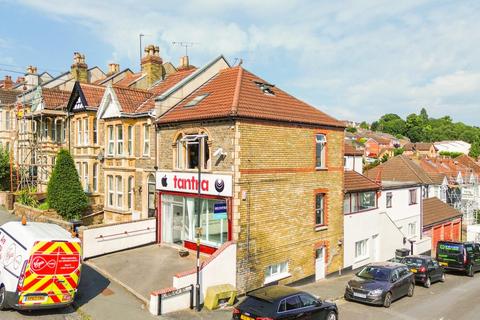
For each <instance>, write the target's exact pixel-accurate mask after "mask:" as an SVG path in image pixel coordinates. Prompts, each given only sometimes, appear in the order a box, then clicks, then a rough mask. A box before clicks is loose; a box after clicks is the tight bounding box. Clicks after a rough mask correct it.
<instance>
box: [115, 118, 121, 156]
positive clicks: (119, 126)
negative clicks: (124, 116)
mask: <svg viewBox="0 0 480 320" xmlns="http://www.w3.org/2000/svg"><path fill="white" fill-rule="evenodd" d="M116 129H117V155H122V154H123V126H122V125H117V126H116Z"/></svg>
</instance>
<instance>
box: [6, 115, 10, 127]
mask: <svg viewBox="0 0 480 320" xmlns="http://www.w3.org/2000/svg"><path fill="white" fill-rule="evenodd" d="M5 130H10V112H9V111H5Z"/></svg>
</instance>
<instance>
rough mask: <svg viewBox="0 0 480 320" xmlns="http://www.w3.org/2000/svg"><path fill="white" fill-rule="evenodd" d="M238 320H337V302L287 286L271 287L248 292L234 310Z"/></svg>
mask: <svg viewBox="0 0 480 320" xmlns="http://www.w3.org/2000/svg"><path fill="white" fill-rule="evenodd" d="M232 319H235V320H257V319H262V320H274V319H285V320H286V319H312V320H313V319H315V320H336V319H338V309H337V305H336V304H335V303H331V302H327V301H321V300H318V299H316V298H315V297H313V296H312V295H310V294H309V293H306V292H303V291H300V290H297V289H294V288H290V287H284V286H268V287H263V288H260V289H257V290H255V291H251V292H249V293H247V297H246V298H245V300H243V301H242V302H241V303H240V304H239V305H238V306H236V307H235V308H234V309H233V317H232Z"/></svg>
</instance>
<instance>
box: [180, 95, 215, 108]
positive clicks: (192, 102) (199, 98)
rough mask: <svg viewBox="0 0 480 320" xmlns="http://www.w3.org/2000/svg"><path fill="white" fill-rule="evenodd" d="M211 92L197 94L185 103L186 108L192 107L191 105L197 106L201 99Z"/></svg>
mask: <svg viewBox="0 0 480 320" xmlns="http://www.w3.org/2000/svg"><path fill="white" fill-rule="evenodd" d="M208 95H209V93H204V94H201V95H198V96H196V97H195V98H193V99H192V100H190V101H189V102H188V103H187V104H185V106H184V107H185V108H190V107H194V106H196V105H197V104H198V103H199V102H200V101H202V100H203V99H205V98H206V97H208Z"/></svg>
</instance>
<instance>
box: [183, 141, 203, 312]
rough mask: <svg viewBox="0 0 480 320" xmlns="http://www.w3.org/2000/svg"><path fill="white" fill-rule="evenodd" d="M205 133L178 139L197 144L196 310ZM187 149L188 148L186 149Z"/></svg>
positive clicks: (196, 302)
mask: <svg viewBox="0 0 480 320" xmlns="http://www.w3.org/2000/svg"><path fill="white" fill-rule="evenodd" d="M206 137H207V135H205V134H189V135H186V136H184V137H183V138H182V139H181V140H180V141H182V142H185V143H186V144H187V145H194V144H197V145H198V159H197V168H198V182H197V185H198V198H197V201H196V202H197V208H198V209H197V228H196V237H197V283H196V285H195V304H196V309H197V311H200V233H201V228H200V210H201V207H200V205H201V202H200V201H201V198H200V196H201V194H202V193H201V189H200V186H201V181H202V180H201V179H202V165H201V160H202V151H203V145H204V141H205V138H206ZM187 150H188V149H187Z"/></svg>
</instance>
